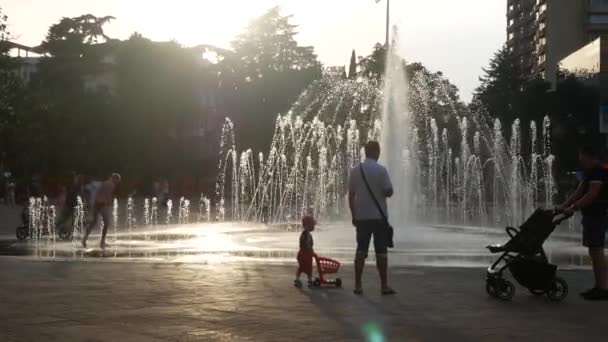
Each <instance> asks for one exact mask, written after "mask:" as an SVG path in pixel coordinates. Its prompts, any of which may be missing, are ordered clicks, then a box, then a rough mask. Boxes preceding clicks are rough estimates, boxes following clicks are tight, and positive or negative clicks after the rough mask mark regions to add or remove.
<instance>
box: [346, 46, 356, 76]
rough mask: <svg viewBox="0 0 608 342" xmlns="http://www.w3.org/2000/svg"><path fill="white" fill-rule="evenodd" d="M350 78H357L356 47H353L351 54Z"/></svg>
mask: <svg viewBox="0 0 608 342" xmlns="http://www.w3.org/2000/svg"><path fill="white" fill-rule="evenodd" d="M348 78H350V79H351V80H354V79H356V78H357V54H355V49H353V53H352V54H351V55H350V66H349V67H348Z"/></svg>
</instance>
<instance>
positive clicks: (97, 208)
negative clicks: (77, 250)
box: [82, 173, 121, 248]
mask: <svg viewBox="0 0 608 342" xmlns="http://www.w3.org/2000/svg"><path fill="white" fill-rule="evenodd" d="M120 180H121V177H120V175H119V174H118V173H113V174H112V177H110V179H108V180H106V181H104V182H103V183H102V184H101V186H100V187H99V188H97V190H96V191H93V193H92V194H91V201H92V203H91V207H90V208H89V210H91V211H92V212H93V220H92V221H91V222H90V223H89V224H88V225H87V227H86V229H85V232H84V237H83V238H82V246H83V247H84V248H86V247H87V239H88V238H89V234H90V233H91V230H92V229H93V227H95V226H97V223H98V222H99V217H100V216H101V217H102V218H103V228H102V230H101V242H100V244H99V245H100V247H101V248H105V247H106V235H107V233H108V228H109V227H110V225H111V224H112V202H113V199H114V190H115V189H116V186H117V185H118V183H120Z"/></svg>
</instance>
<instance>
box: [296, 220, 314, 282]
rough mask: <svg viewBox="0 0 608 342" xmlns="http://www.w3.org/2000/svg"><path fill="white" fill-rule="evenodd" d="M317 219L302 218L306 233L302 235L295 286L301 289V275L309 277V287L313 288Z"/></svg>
mask: <svg viewBox="0 0 608 342" xmlns="http://www.w3.org/2000/svg"><path fill="white" fill-rule="evenodd" d="M316 224H317V223H316V222H315V219H314V218H313V217H312V216H305V217H304V218H302V228H303V229H304V231H303V232H302V234H301V235H300V251H299V252H298V270H297V271H296V280H295V281H294V286H295V287H298V288H301V287H302V282H301V281H300V275H301V274H302V273H305V274H306V275H307V276H308V286H312V259H313V256H314V254H315V252H314V250H313V248H312V245H313V241H312V234H311V232H312V231H313V230H315V225H316Z"/></svg>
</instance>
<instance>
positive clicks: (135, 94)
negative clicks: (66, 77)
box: [112, 34, 213, 176]
mask: <svg viewBox="0 0 608 342" xmlns="http://www.w3.org/2000/svg"><path fill="white" fill-rule="evenodd" d="M197 57H199V56H198V55H196V54H195V53H193V51H190V50H189V49H185V48H183V47H182V46H180V45H179V44H178V43H176V42H167V43H164V42H163V43H158V42H152V41H151V40H149V39H146V38H144V37H142V36H141V35H137V34H136V35H133V36H132V37H131V38H130V39H129V40H127V41H125V42H123V43H122V44H121V46H120V47H119V48H118V49H117V52H116V69H115V74H116V76H117V90H116V93H117V94H116V97H117V107H118V111H117V113H116V114H115V115H114V117H113V119H112V130H115V131H116V133H117V134H116V142H115V144H116V147H117V148H120V149H122V150H123V151H124V153H121V155H119V156H117V159H118V162H119V164H121V166H122V168H123V169H124V170H128V171H129V172H131V173H134V174H137V175H140V176H142V175H144V176H154V175H158V174H164V175H171V174H172V173H173V174H175V173H177V172H191V171H193V170H189V169H188V168H187V167H186V164H188V162H189V161H190V160H192V159H196V157H195V156H194V151H196V150H197V149H200V146H191V150H184V151H180V149H181V148H182V147H183V146H184V145H186V146H187V144H180V142H181V140H180V139H185V138H186V137H191V136H192V135H191V133H192V132H193V131H194V130H196V129H197V128H198V127H199V126H200V122H201V119H202V116H203V114H204V113H202V108H201V106H200V104H199V103H200V95H201V94H200V90H199V89H200V85H201V83H202V82H204V81H205V79H209V78H211V77H213V76H212V75H210V74H204V73H202V72H201V71H204V70H205V69H204V68H201V66H200V60H198V58H197ZM178 151H180V152H183V153H177V152H178Z"/></svg>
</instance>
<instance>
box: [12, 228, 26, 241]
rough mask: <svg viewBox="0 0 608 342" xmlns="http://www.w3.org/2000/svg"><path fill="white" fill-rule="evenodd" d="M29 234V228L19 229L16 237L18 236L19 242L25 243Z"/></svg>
mask: <svg viewBox="0 0 608 342" xmlns="http://www.w3.org/2000/svg"><path fill="white" fill-rule="evenodd" d="M28 234H29V232H28V228H27V227H17V229H16V231H15V235H17V239H18V240H19V241H23V240H25V239H27V236H28Z"/></svg>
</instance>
